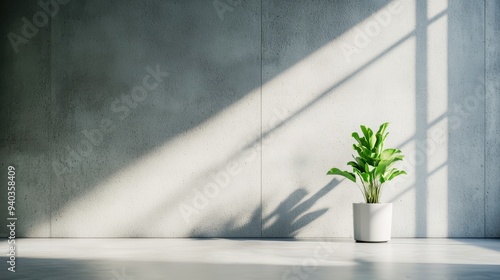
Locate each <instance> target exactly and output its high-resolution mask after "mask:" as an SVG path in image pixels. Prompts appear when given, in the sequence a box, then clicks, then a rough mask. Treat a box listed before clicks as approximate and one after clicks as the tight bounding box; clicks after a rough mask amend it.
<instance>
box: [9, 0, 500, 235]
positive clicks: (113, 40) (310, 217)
mask: <svg viewBox="0 0 500 280" xmlns="http://www.w3.org/2000/svg"><path fill="white" fill-rule="evenodd" d="M42 2H43V1H42ZM1 5H2V13H3V14H2V25H1V26H2V36H3V38H4V40H3V41H2V42H3V43H2V45H1V46H2V51H1V56H2V62H3V63H2V64H1V68H0V69H1V70H2V72H1V73H2V75H1V90H2V91H1V92H2V94H1V97H0V98H1V103H0V106H1V109H0V114H1V118H2V123H1V127H0V130H1V131H2V134H1V139H0V144H1V146H0V164H1V167H0V168H1V169H2V170H4V172H3V173H4V174H5V175H4V176H7V175H6V173H7V172H6V170H7V166H9V165H14V166H15V167H16V170H17V177H16V182H17V186H18V187H17V192H16V197H17V200H16V211H17V216H18V218H19V220H18V228H17V234H18V236H26V237H49V236H50V237H193V236H206V237H212V236H214V237H291V236H293V237H350V236H352V206H351V204H352V202H359V201H361V200H362V197H361V195H360V193H359V190H358V189H357V187H356V186H355V185H353V184H351V183H350V182H346V181H345V180H341V178H334V177H329V176H326V175H325V173H326V171H327V170H329V168H331V167H333V166H337V167H344V166H345V163H346V162H347V161H349V158H350V155H351V153H352V151H351V144H352V140H351V138H350V134H351V132H353V131H355V130H358V128H359V125H360V124H366V125H369V126H371V127H376V126H378V125H379V124H380V123H382V122H385V121H389V122H390V123H391V125H390V127H389V131H390V136H389V138H388V143H387V144H388V146H394V147H398V148H400V149H402V150H403V152H404V153H405V154H406V155H407V158H406V161H405V163H404V165H403V166H402V167H403V168H404V169H406V171H407V172H408V173H409V175H408V176H406V177H404V178H401V179H399V180H396V181H394V182H392V183H390V184H388V185H387V186H386V187H385V190H384V194H383V200H384V201H389V202H393V203H394V221H393V236H395V237H414V236H418V237H426V236H427V237H447V236H450V237H459V236H460V237H485V236H487V237H495V236H496V237H498V236H500V222H499V219H500V206H499V205H498V203H496V202H497V201H498V200H499V198H500V175H499V174H500V173H499V172H498V166H499V163H500V162H499V160H500V149H499V146H500V145H499V142H498V136H500V132H499V129H500V119H499V114H498V107H499V102H500V99H499V98H500V97H499V89H500V80H499V78H498V77H499V75H498V73H499V69H498V65H499V59H500V58H499V55H498V53H499V52H498V48H499V43H500V42H499V41H498V39H497V38H498V37H499V36H498V33H499V30H500V22H499V21H498V18H499V16H498V15H499V13H500V11H499V5H498V3H496V2H495V1H493V0H483V1H479V0H476V1H449V3H448V1H414V0H403V1H347V0H346V1H340V2H339V1H315V2H314V4H313V3H311V2H306V1H292V2H291V1H287V2H284V1H255V0H247V1H228V0H220V1H194V0H193V1H156V0H155V1H97V0H89V1H76V0H73V1H62V0H61V1H60V4H58V5H57V8H55V6H52V7H51V8H52V9H51V10H50V11H49V10H47V13H51V14H52V15H51V16H47V17H46V18H47V21H46V22H44V18H43V14H42V13H43V12H41V11H43V8H42V7H41V6H39V5H37V4H36V2H35V1H29V2H27V3H22V4H19V3H17V2H15V1H6V2H5V3H2V4H1ZM23 17H25V18H26V20H27V21H30V22H31V23H33V20H35V22H34V24H38V25H39V27H36V25H34V26H33V27H34V28H36V29H38V31H37V33H36V34H30V31H31V33H34V31H33V30H31V29H30V28H29V27H24V30H23V26H24V25H28V24H26V23H24V22H23V20H22V18H23ZM11 32H12V33H15V34H17V35H19V36H21V35H22V34H23V32H25V33H26V34H25V36H24V37H32V38H28V39H29V40H28V39H26V40H24V41H22V42H21V41H14V44H12V43H11V42H10V41H9V39H8V38H9V37H8V36H10V37H11V38H12V35H9V34H11ZM26 35H27V36H26ZM16 38H17V39H18V40H19V38H20V37H16ZM13 45H14V46H13ZM16 48H17V51H16ZM0 182H1V190H0V194H1V197H2V201H1V204H0V205H1V207H2V209H5V208H6V195H7V191H6V184H5V183H6V180H0ZM6 215H7V214H6V211H4V210H2V211H0V218H1V219H2V220H5V219H6ZM0 233H1V234H2V235H4V236H5V235H6V234H7V233H6V232H5V229H1V232H0Z"/></svg>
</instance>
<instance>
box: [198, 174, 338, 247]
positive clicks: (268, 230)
mask: <svg viewBox="0 0 500 280" xmlns="http://www.w3.org/2000/svg"><path fill="white" fill-rule="evenodd" d="M340 182H341V181H340V180H337V179H333V180H332V181H330V182H329V183H328V184H326V185H325V186H324V187H322V188H321V189H320V190H318V191H317V192H316V193H314V194H313V195H311V196H310V197H309V198H306V197H307V196H308V194H309V192H308V191H307V190H306V189H305V188H300V189H297V190H295V191H293V192H292V193H291V194H289V195H288V197H287V198H286V199H285V200H283V201H282V202H281V203H280V204H279V205H278V207H276V209H275V210H274V211H272V212H271V213H270V214H269V215H267V216H265V217H264V216H262V204H261V206H259V207H257V208H256V209H255V210H254V211H253V213H252V216H251V218H250V219H249V220H248V222H247V223H245V224H244V225H242V226H238V225H237V224H236V219H234V218H233V219H231V220H228V221H226V222H225V223H224V224H223V226H222V227H219V229H218V230H217V232H213V231H210V232H208V231H205V230H203V229H200V228H198V227H195V228H194V229H193V230H192V231H191V233H190V236H193V237H210V236H221V234H220V233H223V232H226V233H227V232H230V236H231V237H232V236H245V235H246V234H247V233H248V232H251V228H252V227H253V226H254V225H255V224H256V223H258V222H259V220H261V225H262V228H261V236H254V237H295V236H297V234H298V233H299V232H300V230H301V229H302V228H304V227H306V226H307V225H309V224H310V223H312V222H313V221H315V220H316V219H318V218H319V217H321V216H322V215H323V214H325V213H326V212H327V211H328V208H326V207H325V208H321V209H319V210H315V211H312V212H308V210H310V209H311V208H312V207H313V206H314V204H315V203H316V202H317V201H318V200H319V199H321V198H322V197H324V196H326V195H327V194H328V193H330V192H331V191H332V190H333V189H334V188H335V187H337V186H338V185H339V184H340ZM228 237H229V236H228Z"/></svg>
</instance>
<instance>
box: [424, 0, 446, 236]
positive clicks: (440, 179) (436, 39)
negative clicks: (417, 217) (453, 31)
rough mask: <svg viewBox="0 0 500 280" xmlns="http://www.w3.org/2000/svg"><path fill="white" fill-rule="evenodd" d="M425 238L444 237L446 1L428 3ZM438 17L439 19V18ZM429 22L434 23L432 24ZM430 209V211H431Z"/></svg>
mask: <svg viewBox="0 0 500 280" xmlns="http://www.w3.org/2000/svg"><path fill="white" fill-rule="evenodd" d="M428 3H429V5H428V7H427V8H428V12H427V17H428V19H429V20H431V21H432V22H431V23H430V25H429V26H428V28H427V40H428V41H427V72H428V74H427V76H428V92H427V96H428V102H427V108H428V111H427V123H428V124H429V129H428V134H427V138H428V139H427V143H428V147H427V154H428V166H427V172H428V174H429V175H428V181H427V184H428V185H427V187H428V192H427V197H428V198H427V199H428V202H427V209H428V210H427V234H428V235H430V236H441V237H446V236H448V199H447V197H448V166H447V161H448V117H447V112H448V33H447V29H448V16H447V14H446V9H447V6H448V5H447V1H446V0H441V1H428ZM440 14H441V16H440ZM433 19H435V20H434V21H433ZM431 209H432V210H431Z"/></svg>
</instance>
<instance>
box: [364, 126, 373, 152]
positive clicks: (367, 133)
mask: <svg viewBox="0 0 500 280" xmlns="http://www.w3.org/2000/svg"><path fill="white" fill-rule="evenodd" d="M361 131H363V135H364V136H365V139H366V143H367V144H369V143H368V141H370V138H371V137H372V135H373V131H372V130H371V129H370V128H368V127H366V126H364V125H361ZM369 148H371V147H369Z"/></svg>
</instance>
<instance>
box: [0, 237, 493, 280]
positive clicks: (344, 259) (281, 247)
mask: <svg viewBox="0 0 500 280" xmlns="http://www.w3.org/2000/svg"><path fill="white" fill-rule="evenodd" d="M7 245H8V244H7V242H6V241H5V240H2V241H0V247H1V248H3V249H2V251H3V252H5V251H6V250H7ZM0 259H1V263H2V265H1V266H0V267H1V270H3V271H0V279H37V280H38V279H51V280H56V279H64V280H69V279H71V280H79V279H106V280H113V279H114V280H147V279H158V280H159V279H174V280H184V279H196V280H201V279H218V280H221V279H231V280H238V279H278V280H282V279H283V280H284V279H290V280H292V279H293V280H305V279H428V280H430V279H500V240H498V239H393V240H392V241H390V242H389V243H377V244H369V243H355V242H354V241H352V240H344V239H301V240H287V239H272V240H261V239H18V240H17V259H16V272H15V273H11V272H8V271H7V267H8V264H6V260H7V258H6V256H5V254H4V253H2V256H1V257H0Z"/></svg>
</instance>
